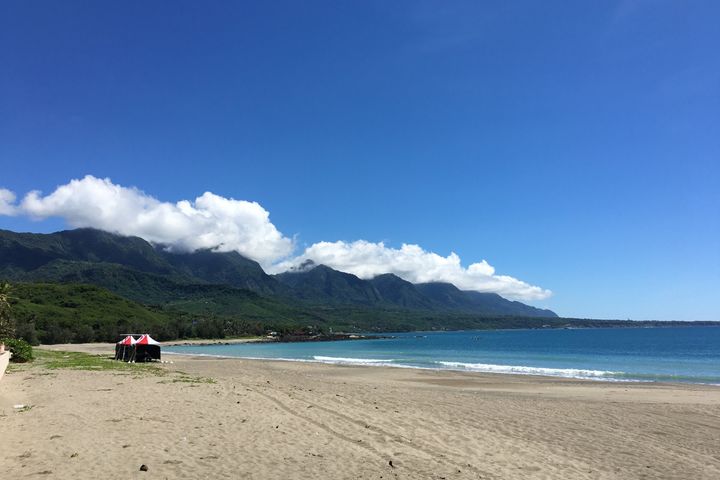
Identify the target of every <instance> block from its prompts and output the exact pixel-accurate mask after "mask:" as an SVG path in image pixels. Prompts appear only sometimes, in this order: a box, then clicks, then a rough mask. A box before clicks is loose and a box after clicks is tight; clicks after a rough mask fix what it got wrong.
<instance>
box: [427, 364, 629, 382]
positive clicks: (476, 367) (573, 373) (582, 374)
mask: <svg viewBox="0 0 720 480" xmlns="http://www.w3.org/2000/svg"><path fill="white" fill-rule="evenodd" d="M435 363H437V364H438V365H442V366H444V367H445V368H449V369H453V370H468V371H471V372H483V373H512V374H517V375H544V376H550V377H565V378H585V379H588V378H589V379H595V380H611V379H613V377H614V376H617V375H622V372H611V371H606V370H583V369H576V368H544V367H525V366H518V365H494V364H490V363H463V362H441V361H438V362H435Z"/></svg>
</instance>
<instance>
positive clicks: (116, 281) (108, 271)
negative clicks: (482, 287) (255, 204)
mask: <svg viewBox="0 0 720 480" xmlns="http://www.w3.org/2000/svg"><path fill="white" fill-rule="evenodd" d="M0 278H5V279H8V280H10V281H24V282H28V281H29V282H39V281H40V282H60V283H86V284H93V285H97V286H100V287H104V288H107V289H108V290H110V291H112V292H114V293H117V294H119V295H121V296H124V297H127V298H130V299H132V300H135V301H137V302H139V303H143V304H157V305H161V304H167V303H171V302H175V301H182V300H184V299H185V300H186V299H187V298H188V297H192V296H193V293H192V292H193V291H197V290H198V287H201V286H202V289H201V290H203V291H204V292H205V293H207V292H215V293H218V292H224V296H232V295H236V296H239V297H243V298H248V292H253V293H255V294H257V295H259V296H263V297H269V298H273V299H276V300H278V301H283V302H286V303H287V302H289V301H292V302H294V303H295V304H302V305H331V306H338V305H355V306H363V307H371V308H395V309H408V310H417V311H427V312H454V313H464V314H475V315H480V316H502V315H508V316H526V317H556V316H557V315H556V314H555V313H554V312H552V311H550V310H542V309H538V308H535V307H531V306H528V305H525V304H523V303H520V302H515V301H510V300H507V299H505V298H503V297H501V296H500V295H497V294H494V293H479V292H472V291H462V290H460V289H458V288H457V287H455V286H454V285H452V284H449V283H424V284H412V283H410V282H408V281H405V280H403V279H401V278H400V277H398V276H396V275H393V274H385V275H379V276H377V277H375V278H373V279H370V280H363V279H361V278H358V277H357V276H355V275H352V274H349V273H344V272H340V271H337V270H334V269H332V268H330V267H327V266H325V265H315V264H313V263H312V262H306V263H305V264H303V265H302V266H301V268H299V269H296V270H293V271H289V272H285V273H281V274H279V275H268V274H267V273H265V271H263V269H262V267H261V266H260V265H259V264H258V263H257V262H255V261H253V260H250V259H247V258H245V257H243V256H241V255H240V254H238V253H236V252H214V251H211V250H199V251H195V252H182V253H181V252H172V251H170V250H168V249H167V248H166V247H164V246H163V245H153V244H151V243H149V242H147V241H145V240H143V239H142V238H139V237H126V236H120V235H116V234H112V233H108V232H104V231H100V230H94V229H77V230H67V231H62V232H56V233H51V234H36V233H15V232H11V231H7V230H0ZM228 287H232V288H231V289H228ZM253 298H255V297H253Z"/></svg>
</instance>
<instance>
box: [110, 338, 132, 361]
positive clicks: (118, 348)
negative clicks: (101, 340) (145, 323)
mask: <svg viewBox="0 0 720 480" xmlns="http://www.w3.org/2000/svg"><path fill="white" fill-rule="evenodd" d="M135 343H137V340H135V339H134V338H133V336H132V335H128V336H127V337H125V338H123V339H122V340H120V341H119V342H117V343H116V344H115V360H122V361H124V362H129V361H130V359H131V358H132V356H133V354H134V353H135V347H134V346H135Z"/></svg>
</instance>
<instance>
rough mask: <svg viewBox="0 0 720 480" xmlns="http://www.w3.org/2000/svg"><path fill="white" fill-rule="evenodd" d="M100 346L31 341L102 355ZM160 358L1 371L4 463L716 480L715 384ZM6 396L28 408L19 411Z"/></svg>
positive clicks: (134, 472)
mask: <svg viewBox="0 0 720 480" xmlns="http://www.w3.org/2000/svg"><path fill="white" fill-rule="evenodd" d="M111 348H112V345H111V344H84V345H77V344H76V345H54V346H47V347H42V349H48V350H55V351H83V352H86V353H91V354H100V355H105V354H107V355H108V356H110V355H111V353H112V352H111ZM171 362H172V363H166V364H159V365H157V366H156V367H157V368H161V369H162V374H161V375H160V376H156V374H153V375H135V376H133V375H127V374H120V373H118V372H113V371H81V370H71V369H65V370H64V369H58V370H43V369H41V368H39V367H34V366H28V367H21V368H13V369H11V370H10V371H9V372H8V374H7V375H6V376H5V378H3V380H2V383H0V413H2V414H3V415H4V416H3V417H2V418H0V422H2V424H3V433H4V435H7V436H8V438H12V439H13V441H12V442H9V443H8V446H7V448H5V449H3V452H2V454H0V455H2V456H1V457H0V460H1V461H2V464H3V466H4V467H5V468H4V471H6V472H8V473H9V474H11V475H12V474H14V475H16V476H19V475H28V474H32V473H36V474H37V473H43V472H50V473H46V474H45V475H47V476H48V477H49V478H70V477H72V478H80V479H83V478H88V479H89V478H100V477H103V478H187V477H190V476H191V477H193V478H197V477H200V478H204V477H207V478H224V477H226V478H239V477H242V478H257V479H264V478H380V477H381V476H382V477H383V478H408V479H410V478H435V479H439V478H442V477H444V478H459V479H465V478H473V479H475V478H509V479H514V478H517V479H520V478H538V479H539V478H565V479H574V478H588V479H590V478H592V479H595V478H602V479H605V478H612V479H626V478H649V479H660V478H663V479H665V478H677V479H680V478H695V479H705V478H707V479H711V478H719V477H720V446H718V442H717V432H718V431H720V389H718V388H717V387H710V386H703V385H688V384H660V383H653V384H646V383H642V384H640V383H632V382H631V383H623V382H596V381H589V380H575V379H563V378H555V377H541V376H528V375H509V374H484V373H475V372H458V371H437V370H416V369H400V368H390V367H374V368H369V367H367V366H355V365H353V366H349V365H333V364H324V363H314V362H307V363H306V362H282V361H273V360H246V359H237V358H217V357H207V356H193V355H181V354H175V355H173V356H172V358H171ZM138 368H141V369H142V368H144V366H142V365H138ZM17 404H22V405H29V406H31V407H32V408H30V409H28V410H27V411H22V412H19V411H16V410H15V409H13V408H12V406H13V405H17ZM75 454H77V455H75ZM73 455H75V456H73ZM101 459H102V460H101ZM391 461H392V462H393V464H392V466H390V464H389V462H391ZM141 464H145V465H147V466H148V467H149V470H148V471H147V472H141V471H139V467H140V465H141ZM190 472H192V473H190Z"/></svg>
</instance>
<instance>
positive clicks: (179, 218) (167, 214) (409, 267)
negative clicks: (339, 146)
mask: <svg viewBox="0 0 720 480" xmlns="http://www.w3.org/2000/svg"><path fill="white" fill-rule="evenodd" d="M16 199H17V197H16V195H15V193H13V192H12V191H10V190H7V189H4V188H0V215H6V216H7V215H24V216H29V217H31V218H33V219H37V220H42V219H46V218H49V217H60V218H62V219H64V220H65V221H66V222H67V223H68V225H70V226H72V227H92V228H97V229H100V230H105V231H109V232H113V233H119V234H122V235H134V236H138V237H142V238H144V239H146V240H148V241H150V242H153V243H156V244H163V245H167V246H168V248H170V249H173V250H177V251H195V250H198V249H213V250H216V251H220V252H228V251H236V252H238V253H239V254H241V255H243V256H245V257H247V258H251V259H253V260H256V261H257V262H259V263H260V264H261V265H262V266H263V267H264V268H265V269H266V270H267V271H269V272H273V273H278V272H282V271H286V270H289V269H292V268H296V267H298V266H299V265H300V264H301V263H303V262H304V261H306V260H313V261H314V262H315V263H318V264H325V265H327V266H329V267H332V268H334V269H336V270H340V271H343V272H348V273H352V274H355V275H357V276H358V277H360V278H365V279H368V278H372V277H375V276H377V275H380V274H383V273H394V274H395V275H397V276H399V277H401V278H403V279H405V280H408V281H410V282H413V283H424V282H433V281H435V282H448V283H452V284H454V285H455V286H457V287H458V288H460V289H461V290H475V291H480V292H494V293H498V294H500V295H502V296H504V297H508V298H512V299H518V300H540V299H544V298H548V297H549V296H550V295H552V292H551V291H549V290H546V289H543V288H541V287H537V286H534V285H530V284H528V283H526V282H523V281H522V280H518V279H516V278H514V277H510V276H507V275H497V274H496V273H495V269H494V268H493V267H492V266H491V265H490V264H488V262H486V261H485V260H482V261H481V262H477V263H472V264H470V265H469V266H468V267H463V266H462V264H461V260H460V257H459V256H458V255H456V254H455V253H451V254H450V255H448V256H447V257H443V256H441V255H438V254H436V253H433V252H429V251H426V250H424V249H423V248H421V247H420V246H419V245H410V244H403V245H402V246H401V247H400V248H391V247H388V246H386V245H385V244H384V243H382V242H379V243H373V242H368V241H365V240H357V241H354V242H344V241H336V242H325V241H323V242H318V243H315V244H313V245H311V246H309V247H307V248H306V249H305V251H304V252H303V253H302V254H300V255H297V256H294V257H291V255H292V254H293V252H294V250H295V245H294V242H293V240H292V239H291V238H288V237H286V236H285V235H283V234H282V233H281V232H280V231H279V230H278V229H277V228H276V227H275V225H274V224H273V223H272V222H271V221H270V214H269V212H268V211H267V210H265V209H264V208H263V207H262V206H261V205H260V204H258V203H256V202H249V201H245V200H235V199H233V198H225V197H222V196H219V195H216V194H214V193H211V192H205V193H203V194H202V195H201V196H199V197H197V198H196V199H195V200H193V201H191V200H180V201H178V202H176V203H171V202H163V201H160V200H157V199H156V198H154V197H152V196H151V195H148V194H146V193H145V192H143V191H141V190H139V189H137V188H134V187H124V186H121V185H117V184H114V183H113V182H112V181H111V180H110V179H109V178H104V179H101V178H97V177H94V176H92V175H87V176H85V177H83V178H82V179H75V180H71V181H70V182H68V183H67V184H65V185H60V186H58V187H57V188H56V189H55V191H53V192H52V193H50V194H48V195H43V194H42V193H41V192H39V191H31V192H29V193H28V194H27V195H25V197H24V198H23V199H22V200H21V201H20V203H16Z"/></svg>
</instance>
